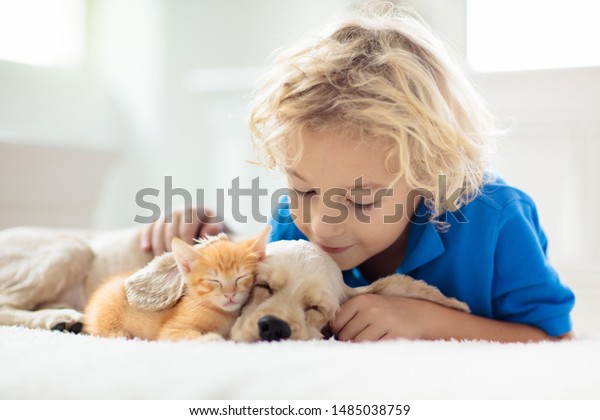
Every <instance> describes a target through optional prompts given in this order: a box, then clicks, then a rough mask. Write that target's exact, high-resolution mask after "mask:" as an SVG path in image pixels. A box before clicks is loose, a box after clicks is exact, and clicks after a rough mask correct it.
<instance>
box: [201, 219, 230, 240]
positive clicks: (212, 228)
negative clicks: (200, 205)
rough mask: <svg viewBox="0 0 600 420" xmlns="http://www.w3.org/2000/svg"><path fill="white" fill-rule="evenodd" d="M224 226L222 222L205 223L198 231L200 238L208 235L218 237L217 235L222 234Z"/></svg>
mask: <svg viewBox="0 0 600 420" xmlns="http://www.w3.org/2000/svg"><path fill="white" fill-rule="evenodd" d="M224 226H225V225H224V224H223V222H216V223H205V224H204V225H203V226H202V228H201V229H200V237H203V236H206V235H210V236H214V235H218V234H219V233H221V232H223V228H224Z"/></svg>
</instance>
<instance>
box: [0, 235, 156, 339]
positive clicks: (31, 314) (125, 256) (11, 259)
mask: <svg viewBox="0 0 600 420" xmlns="http://www.w3.org/2000/svg"><path fill="white" fill-rule="evenodd" d="M140 232H141V231H140V229H137V228H135V229H125V230H115V231H106V232H101V231H98V232H93V231H86V230H73V229H46V228H36V227H19V228H12V229H6V230H2V231H0V325H20V326H25V327H29V328H43V329H54V330H60V331H71V332H79V331H81V328H82V320H83V314H82V313H81V311H82V310H83V307H84V305H85V303H86V302H87V300H88V298H89V296H90V295H91V294H92V292H94V290H96V288H97V287H98V286H99V285H100V283H101V282H102V281H103V280H104V279H106V278H107V277H110V276H112V275H114V274H116V273H120V272H123V271H128V270H135V269H138V268H140V267H142V266H144V265H145V264H147V263H148V262H149V261H150V260H151V259H152V255H150V254H147V253H145V252H143V251H142V250H141V249H140V245H139V244H140Z"/></svg>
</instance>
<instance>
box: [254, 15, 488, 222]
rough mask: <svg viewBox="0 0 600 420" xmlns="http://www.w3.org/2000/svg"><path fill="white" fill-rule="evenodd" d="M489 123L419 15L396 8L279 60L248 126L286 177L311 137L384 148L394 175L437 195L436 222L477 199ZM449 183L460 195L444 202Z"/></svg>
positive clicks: (265, 159)
mask: <svg viewBox="0 0 600 420" xmlns="http://www.w3.org/2000/svg"><path fill="white" fill-rule="evenodd" d="M491 122H492V119H491V116H490V114H489V112H488V111H487V109H486V107H485V106H484V104H483V101H482V100H481V98H480V97H479V95H478V94H477V92H476V91H475V90H474V88H473V87H472V85H471V84H470V83H469V81H468V80H467V79H466V77H465V75H464V74H463V72H462V71H461V70H460V68H459V67H458V66H457V65H456V64H455V63H454V62H453V61H452V60H451V59H450V57H449V55H448V53H447V52H446V49H445V47H444V45H443V44H442V43H441V42H440V41H439V40H438V39H437V38H436V37H435V36H434V35H433V33H432V32H431V30H429V29H428V28H427V27H426V26H425V24H424V23H422V21H420V19H418V18H417V17H416V15H414V14H413V13H408V12H406V11H405V10H399V9H398V8H394V7H391V8H389V9H388V10H387V11H386V12H385V13H383V14H381V13H379V14H376V15H371V16H357V17H353V18H350V19H346V20H343V21H341V22H340V23H338V24H337V25H335V26H334V27H333V29H332V30H330V31H329V32H328V33H327V34H326V35H325V36H322V37H319V38H318V39H316V40H312V41H310V42H309V43H308V44H303V45H300V46H296V47H295V48H290V49H288V50H285V51H283V52H281V53H280V54H279V55H278V57H277V58H276V59H275V62H274V64H273V65H272V67H271V68H270V69H269V70H268V71H267V73H266V74H265V75H264V76H263V78H262V80H261V81H260V84H259V87H258V88H257V92H256V95H255V98H254V101H253V102H252V104H251V109H250V119H249V124H250V130H251V134H252V139H253V142H254V145H255V147H256V149H257V151H258V152H259V154H260V157H261V159H260V161H261V163H262V164H263V165H265V166H267V167H269V168H275V167H277V168H279V169H281V170H283V171H284V172H285V171H287V170H289V169H293V167H294V166H295V164H296V163H297V162H298V160H299V159H300V157H301V154H302V132H303V130H306V129H310V130H313V131H323V130H327V129H331V128H334V129H341V130H348V131H349V132H352V133H354V134H357V135H358V136H360V138H362V139H365V140H368V141H378V140H382V141H381V142H379V143H377V147H380V148H384V150H385V151H386V153H387V154H386V155H387V158H386V161H385V167H386V169H387V170H388V171H389V172H390V173H393V174H395V175H396V176H397V178H396V179H398V178H399V177H402V176H404V177H405V179H406V181H407V183H408V185H409V186H410V187H411V188H418V189H422V190H425V191H429V192H430V193H431V194H429V196H428V197H427V196H426V204H427V206H428V208H429V210H430V211H431V214H432V217H436V216H438V215H440V214H442V213H443V212H444V211H445V210H447V209H450V210H455V209H457V208H459V207H460V206H461V205H464V204H465V203H467V202H468V201H470V200H471V199H472V198H473V197H474V196H475V195H476V194H477V193H478V192H479V190H480V187H481V186H482V184H483V182H484V174H485V169H486V166H487V158H488V155H489V151H490V149H491V147H492V145H493V142H492V141H491V139H492V136H491V134H492V124H491ZM441 175H444V176H445V177H446V185H445V186H442V188H445V191H448V192H450V193H451V192H453V191H456V190H457V189H462V191H463V193H462V194H461V195H460V197H458V198H456V194H454V199H453V200H447V199H444V197H443V194H440V185H439V177H440V176H441ZM440 195H442V196H441V197H440ZM450 201H452V202H450Z"/></svg>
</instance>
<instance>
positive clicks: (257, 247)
mask: <svg viewBox="0 0 600 420" xmlns="http://www.w3.org/2000/svg"><path fill="white" fill-rule="evenodd" d="M270 233H271V225H268V226H267V227H266V228H264V229H263V230H261V231H260V233H259V234H258V235H257V236H256V237H254V238H252V239H249V240H248V242H249V243H250V250H251V251H252V252H255V253H256V254H258V259H259V260H260V261H262V260H264V259H265V256H266V252H267V242H268V240H269V234H270Z"/></svg>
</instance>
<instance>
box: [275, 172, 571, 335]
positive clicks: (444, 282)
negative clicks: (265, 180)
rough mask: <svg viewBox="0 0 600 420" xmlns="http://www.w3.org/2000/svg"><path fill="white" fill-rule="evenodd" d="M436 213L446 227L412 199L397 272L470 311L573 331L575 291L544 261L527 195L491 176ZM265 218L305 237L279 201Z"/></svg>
mask: <svg viewBox="0 0 600 420" xmlns="http://www.w3.org/2000/svg"><path fill="white" fill-rule="evenodd" d="M441 217H442V218H443V220H444V221H446V222H447V223H448V224H449V229H447V230H445V231H439V230H438V229H436V227H435V225H434V224H433V223H431V222H430V221H429V217H428V210H427V207H426V206H425V205H424V204H421V205H420V206H419V207H418V209H417V211H416V213H415V215H414V217H413V219H412V220H411V227H410V231H409V236H408V242H407V248H406V253H405V257H404V260H403V261H402V263H401V264H400V266H399V267H398V268H397V269H396V273H399V274H406V275H409V276H411V277H413V278H416V279H420V280H424V281H425V282H427V283H428V284H430V285H432V286H435V287H437V288H439V289H440V290H441V292H442V293H444V294H445V295H446V296H451V297H455V298H456V299H458V300H460V301H463V302H465V303H467V304H468V305H469V307H470V308H471V311H472V313H473V314H475V315H480V316H483V317H486V318H491V319H497V320H500V321H506V322H514V323H520V324H527V325H532V326H535V327H538V328H540V329H542V330H544V331H545V332H546V333H547V334H548V335H550V336H559V335H562V334H565V333H567V332H569V331H571V328H572V326H571V319H570V315H569V314H570V311H571V309H572V307H573V305H574V302H575V296H574V295H573V293H572V292H571V290H569V289H568V288H567V287H566V286H564V285H563V284H562V283H561V282H560V279H559V277H558V274H557V273H556V271H555V270H554V268H552V266H551V265H550V263H549V262H548V259H547V256H546V250H547V246H548V241H547V239H546V235H545V234H544V232H543V230H542V228H541V227H540V225H539V221H538V215H537V211H536V207H535V204H534V202H533V201H532V199H531V198H530V197H529V196H528V195H526V194H525V193H524V192H522V191H520V190H518V189H516V188H514V187H511V186H509V185H507V184H505V183H504V182H503V181H502V180H500V179H496V180H495V181H492V182H489V183H487V184H486V185H485V186H484V187H483V189H482V192H481V194H480V195H478V197H477V198H475V199H474V200H473V201H471V202H470V203H469V204H467V205H466V206H463V207H461V208H460V209H459V210H458V211H456V212H454V213H451V212H447V213H446V214H444V215H442V216H441ZM271 225H272V227H273V230H272V232H271V237H270V240H271V241H277V240H284V239H287V240H293V239H306V237H305V236H304V235H303V234H302V233H301V232H300V231H299V230H298V228H297V227H296V225H295V224H294V223H293V220H292V217H291V215H290V212H289V208H288V204H287V203H285V202H283V203H281V205H280V207H279V208H278V210H277V211H276V212H275V214H274V215H273V218H272V220H271ZM343 275H344V281H345V282H346V284H348V285H349V286H351V287H357V286H364V285H367V284H369V281H368V280H366V279H365V278H364V277H363V276H362V274H361V273H360V270H359V269H358V268H354V269H352V270H347V271H344V272H343Z"/></svg>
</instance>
